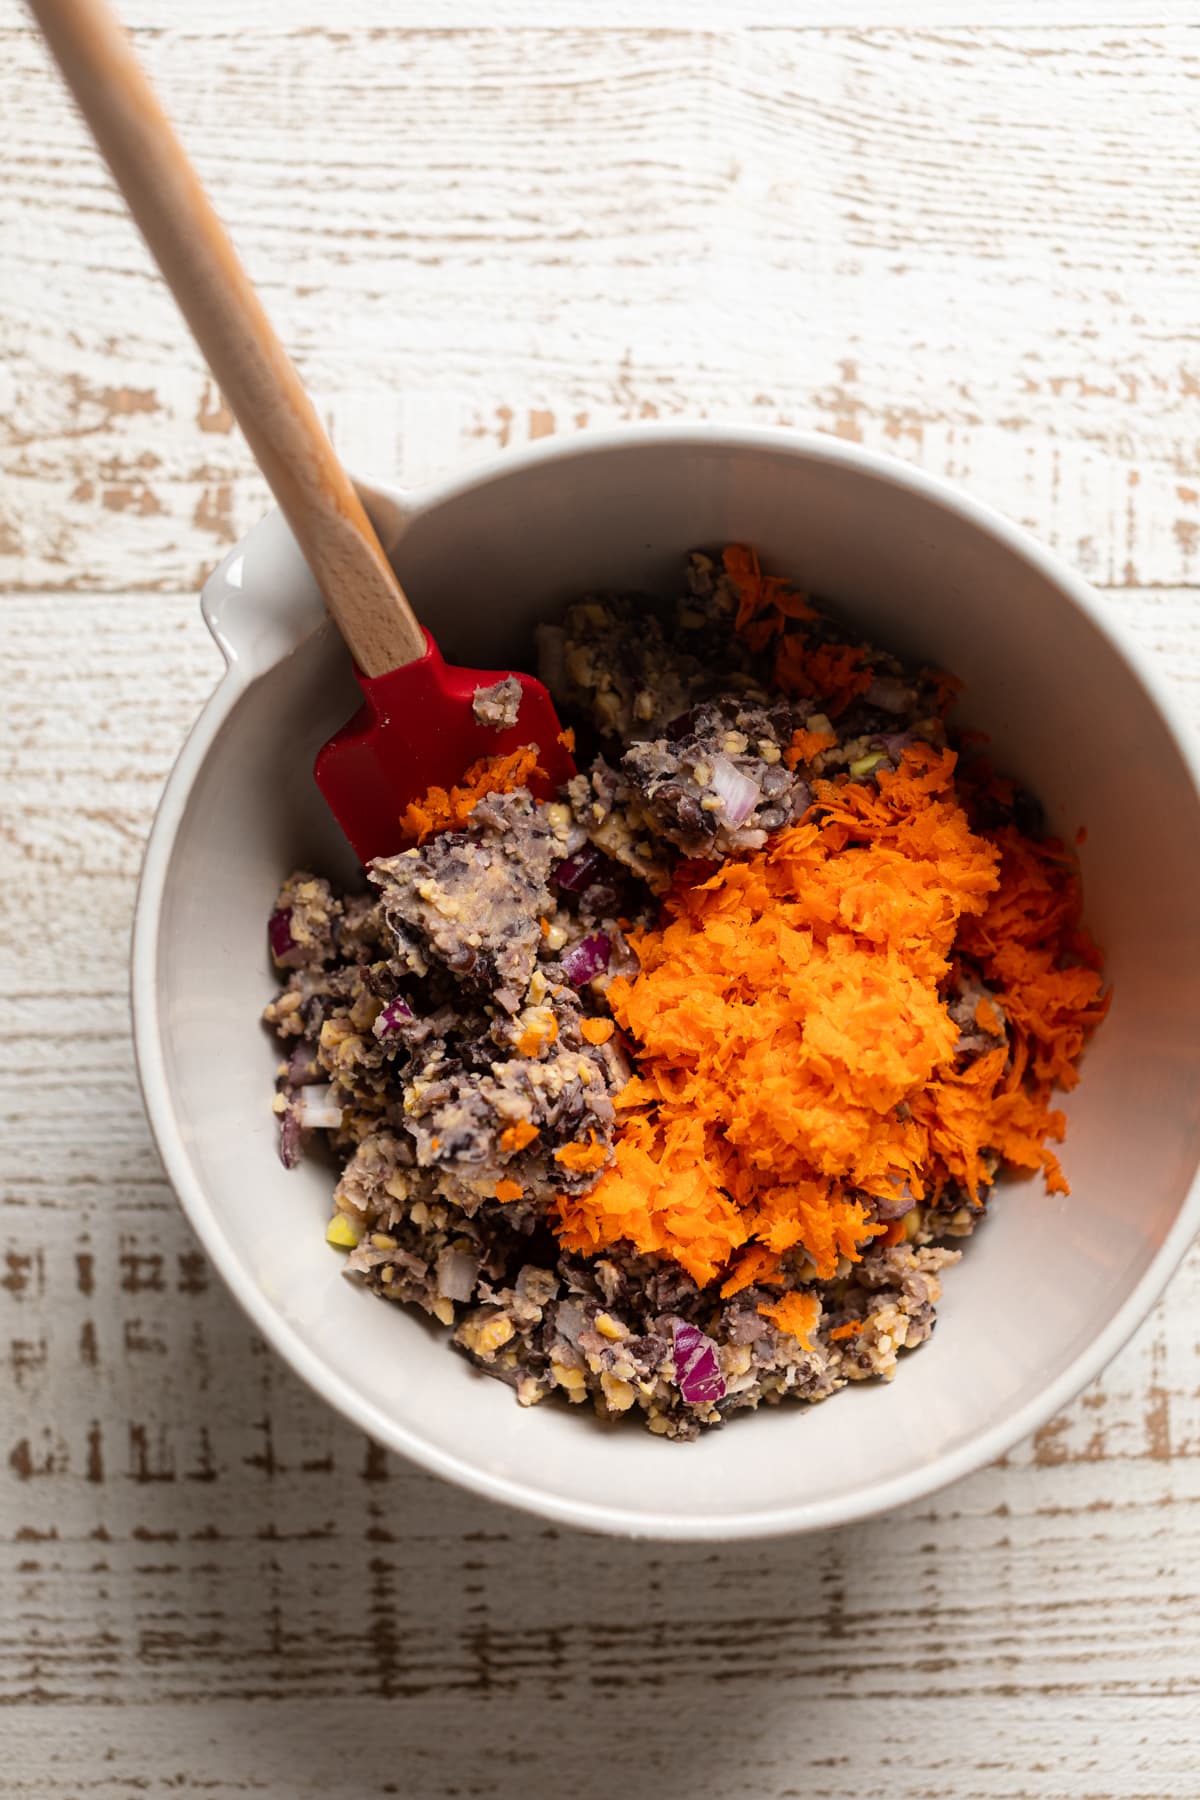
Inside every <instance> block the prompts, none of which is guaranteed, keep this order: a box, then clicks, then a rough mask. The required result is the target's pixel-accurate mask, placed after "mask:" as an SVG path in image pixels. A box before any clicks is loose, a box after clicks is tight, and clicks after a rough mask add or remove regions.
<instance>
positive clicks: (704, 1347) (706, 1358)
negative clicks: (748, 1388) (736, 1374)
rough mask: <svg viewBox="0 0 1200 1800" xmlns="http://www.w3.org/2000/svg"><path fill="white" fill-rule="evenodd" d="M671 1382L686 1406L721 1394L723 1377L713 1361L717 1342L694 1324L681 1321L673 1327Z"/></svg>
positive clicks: (723, 1393) (715, 1357) (703, 1401)
mask: <svg viewBox="0 0 1200 1800" xmlns="http://www.w3.org/2000/svg"><path fill="white" fill-rule="evenodd" d="M673 1338H674V1345H673V1349H674V1359H675V1382H676V1385H677V1387H678V1388H679V1391H680V1393H681V1394H682V1395H683V1397H684V1399H685V1400H686V1401H687V1403H688V1405H689V1406H702V1405H705V1404H711V1403H712V1402H713V1401H714V1400H723V1399H724V1398H725V1377H724V1376H723V1375H722V1373H721V1365H720V1363H719V1362H718V1361H717V1346H716V1345H715V1344H714V1343H713V1341H712V1339H711V1338H710V1337H706V1336H705V1335H704V1333H703V1332H702V1331H701V1330H700V1328H699V1326H697V1325H687V1324H684V1323H683V1322H682V1321H681V1322H680V1323H678V1324H676V1326H675V1327H674V1331H673Z"/></svg>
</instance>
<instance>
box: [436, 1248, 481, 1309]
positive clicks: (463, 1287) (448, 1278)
mask: <svg viewBox="0 0 1200 1800" xmlns="http://www.w3.org/2000/svg"><path fill="white" fill-rule="evenodd" d="M478 1274H479V1258H478V1257H477V1256H471V1255H470V1254H469V1253H468V1252H467V1251H466V1250H443V1251H442V1253H441V1255H440V1256H439V1257H438V1259H437V1291H438V1293H439V1294H441V1295H443V1296H444V1297H445V1298H446V1299H447V1300H469V1299H470V1298H471V1295H472V1294H473V1293H474V1292H475V1278H476V1276H477V1275H478Z"/></svg>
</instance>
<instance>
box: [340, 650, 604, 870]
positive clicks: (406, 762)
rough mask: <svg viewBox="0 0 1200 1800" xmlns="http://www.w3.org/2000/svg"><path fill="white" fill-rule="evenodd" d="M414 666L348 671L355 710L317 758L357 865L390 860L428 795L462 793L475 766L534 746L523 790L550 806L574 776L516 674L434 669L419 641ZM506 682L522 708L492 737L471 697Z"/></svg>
mask: <svg viewBox="0 0 1200 1800" xmlns="http://www.w3.org/2000/svg"><path fill="white" fill-rule="evenodd" d="M426 639H427V643H428V649H427V650H426V653H425V655H424V656H423V657H422V658H421V659H420V661H419V662H414V663H406V664H405V665H404V667H403V668H400V669H393V670H391V672H390V673H389V674H387V675H375V676H367V675H362V674H360V673H359V671H358V670H357V669H356V670H355V675H356V677H357V679H358V685H359V686H360V687H361V689H362V691H363V701H364V703H363V705H362V706H361V707H360V708H359V710H358V712H356V713H355V715H354V717H353V718H352V719H351V720H350V722H349V724H347V725H344V726H343V727H342V729H341V730H340V731H339V732H338V733H337V734H336V735H335V736H334V737H331V738H330V740H329V742H328V743H327V744H326V745H325V747H324V749H323V750H322V751H321V752H320V754H319V755H318V757H317V761H316V767H315V770H314V773H315V774H316V778H317V786H318V787H319V788H320V790H321V792H322V793H323V794H324V796H325V798H326V800H327V801H328V802H329V804H330V806H331V808H332V809H333V812H334V815H335V817H336V818H337V821H338V824H339V825H340V826H341V827H342V830H343V831H344V832H345V833H346V836H347V837H348V838H349V839H350V842H351V843H352V844H353V846H354V848H355V850H356V851H357V853H358V855H359V856H360V857H361V858H362V860H363V862H369V861H370V860H371V858H372V857H374V856H393V855H395V853H396V852H397V851H398V850H403V849H405V848H406V847H407V844H408V842H409V840H408V839H407V838H406V836H405V834H404V831H403V830H402V828H401V824H400V819H401V815H402V814H403V812H404V810H405V808H406V807H407V806H408V805H409V803H410V802H412V801H415V800H420V799H421V798H422V797H423V796H424V795H425V794H426V793H427V792H428V790H429V789H430V788H431V787H443V788H451V787H453V786H454V785H455V783H461V781H462V778H463V776H464V775H465V773H466V771H467V769H468V768H469V767H470V766H471V764H472V763H473V762H477V761H478V760H479V758H480V757H483V756H502V755H504V754H505V753H506V752H508V751H511V750H519V749H522V748H523V747H524V746H525V745H526V744H536V746H537V749H538V763H539V765H540V767H541V768H542V769H544V770H545V772H546V774H545V779H544V780H542V779H541V778H538V779H537V780H536V781H534V782H532V783H531V784H530V785H531V786H532V787H533V788H534V791H535V792H537V793H538V795H539V797H540V798H542V799H548V798H549V797H550V796H551V795H552V794H553V793H554V792H555V791H556V790H557V789H558V788H560V787H561V786H562V784H563V782H564V781H569V780H570V778H571V776H572V775H573V774H574V773H575V765H574V763H573V762H572V760H571V757H570V754H569V752H568V751H567V749H566V747H565V745H564V744H562V743H561V742H560V736H561V733H562V726H561V725H560V723H559V720H558V714H557V713H556V712H555V710H554V703H553V701H552V700H551V698H550V696H549V694H548V693H547V692H546V689H545V688H544V687H543V686H542V684H541V682H540V681H537V680H535V678H534V677H533V676H532V675H523V674H522V673H521V671H520V670H519V669H512V670H506V669H461V668H457V667H455V666H454V665H453V664H451V663H446V662H443V661H442V657H441V653H440V651H439V650H438V648H437V645H436V644H435V643H434V641H433V639H432V638H431V637H429V634H428V633H426ZM509 674H511V675H513V676H514V677H515V679H516V680H517V681H518V682H519V683H520V687H521V704H520V710H519V712H518V715H517V722H516V724H515V725H510V726H507V727H506V728H505V729H504V730H503V731H497V730H496V729H495V728H494V727H493V726H491V725H486V724H480V722H479V721H478V719H476V717H475V714H474V711H473V710H472V702H473V700H474V698H475V690H476V688H480V687H492V686H493V685H494V684H495V683H496V682H497V681H503V680H504V678H505V676H506V675H509Z"/></svg>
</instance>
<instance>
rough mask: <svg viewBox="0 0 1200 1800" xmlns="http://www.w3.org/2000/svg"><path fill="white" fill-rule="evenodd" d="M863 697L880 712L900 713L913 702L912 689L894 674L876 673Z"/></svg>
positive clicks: (906, 709)
mask: <svg viewBox="0 0 1200 1800" xmlns="http://www.w3.org/2000/svg"><path fill="white" fill-rule="evenodd" d="M863 699H864V700H865V701H866V703H867V705H868V706H877V707H878V708H879V710H880V712H890V713H902V712H907V711H908V709H909V707H910V706H911V705H912V703H913V690H912V688H911V687H909V686H908V684H907V682H904V681H901V680H900V679H899V677H898V676H896V675H876V677H875V679H874V681H873V682H872V683H871V685H870V687H869V688H868V689H867V691H866V693H865V694H864V695H863Z"/></svg>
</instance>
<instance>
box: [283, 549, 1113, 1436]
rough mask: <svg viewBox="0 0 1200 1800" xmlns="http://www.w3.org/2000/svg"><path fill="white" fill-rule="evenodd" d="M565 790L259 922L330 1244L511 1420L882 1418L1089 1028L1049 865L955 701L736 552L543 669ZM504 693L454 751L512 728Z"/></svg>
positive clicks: (287, 892) (1044, 1162) (504, 784)
mask: <svg viewBox="0 0 1200 1800" xmlns="http://www.w3.org/2000/svg"><path fill="white" fill-rule="evenodd" d="M540 638H541V644H540V651H541V659H542V674H543V678H544V679H545V680H546V682H547V685H548V686H549V687H550V689H551V691H552V693H553V695H554V697H555V700H556V701H557V703H558V706H559V709H560V713H561V715H562V717H563V718H565V719H570V720H571V721H572V726H571V727H570V728H569V730H568V736H570V737H571V738H572V739H573V738H574V736H575V734H576V733H577V734H578V744H577V745H573V747H574V748H575V749H576V754H577V760H578V762H579V767H580V770H581V772H580V773H579V774H578V775H577V776H576V777H575V779H574V780H573V781H572V782H571V783H570V785H569V787H567V788H566V789H565V790H564V791H563V792H562V793H561V794H560V795H559V796H558V797H557V798H556V799H555V800H553V801H551V802H544V801H539V800H537V799H535V798H534V797H533V795H532V794H531V792H530V789H529V785H528V784H529V782H530V780H531V779H533V777H534V774H535V770H536V753H535V751H534V750H533V749H532V748H530V749H529V750H526V751H518V752H515V753H513V754H510V755H508V756H505V757H491V758H485V759H484V760H483V761H482V762H480V763H477V764H476V765H475V766H474V767H473V768H472V769H470V770H469V771H467V773H466V775H465V776H464V780H463V783H462V785H461V786H460V787H456V788H453V789H451V790H450V791H448V792H447V791H445V790H442V789H432V790H431V791H430V793H429V794H427V795H426V796H425V798H424V800H423V801H422V802H421V804H420V805H417V806H412V807H410V808H409V809H408V812H407V814H406V817H405V820H404V824H405V828H406V834H407V836H408V838H409V839H410V840H411V841H412V844H413V847H412V848H411V849H409V850H406V851H405V852H404V853H403V854H402V855H399V856H393V857H387V858H382V859H379V860H377V861H375V862H373V863H372V864H371V865H370V867H369V868H368V870H367V877H368V880H369V884H370V886H369V891H367V892H362V893H358V892H354V893H343V892H338V891H335V889H334V888H333V887H332V886H331V884H330V883H329V882H328V881H326V880H323V879H322V878H321V877H320V876H318V875H313V874H309V873H305V872H298V873H296V874H293V875H292V876H290V877H289V879H288V880H287V881H286V882H285V883H284V886H283V889H282V891H281V893H280V895H279V898H278V901H277V903H276V906H275V910H274V912H273V913H272V915H271V918H270V922H269V939H270V947H271V954H272V956H273V958H274V962H275V965H276V968H277V969H278V970H279V972H280V974H281V976H282V978H283V981H284V985H283V988H282V990H281V992H280V993H279V995H278V996H277V998H276V999H274V1000H273V1001H272V1002H271V1004H270V1005H269V1006H268V1007H267V1009H266V1015H265V1016H266V1019H267V1022H268V1023H269V1024H270V1025H271V1027H272V1028H273V1029H274V1031H275V1032H276V1033H277V1034H278V1036H279V1037H280V1038H281V1039H282V1040H283V1046H284V1050H285V1053H286V1056H285V1060H284V1061H283V1062H282V1063H281V1064H280V1067H279V1080H278V1093H277V1095H276V1099H275V1108H276V1111H277V1113H278V1115H279V1120H280V1151H281V1155H282V1157H283V1160H284V1162H285V1163H286V1164H288V1165H289V1166H291V1165H294V1164H295V1163H296V1161H297V1160H298V1158H299V1157H300V1156H301V1155H302V1154H303V1153H304V1152H305V1151H306V1150H307V1149H309V1148H312V1147H315V1144H316V1143H317V1142H319V1141H321V1140H323V1141H324V1142H325V1144H327V1145H328V1147H329V1149H330V1150H331V1151H332V1153H333V1155H334V1157H335V1158H336V1161H337V1164H338V1165H339V1167H340V1174H339V1176H338V1178H337V1183H336V1187H335V1188H334V1193H333V1215H332V1218H331V1219H330V1221H329V1224H328V1227H327V1230H326V1237H327V1238H328V1240H329V1242H330V1243H331V1244H333V1245H336V1246H338V1247H339V1248H340V1249H342V1250H344V1251H346V1252H347V1253H348V1254H347V1259H346V1267H347V1270H348V1272H349V1273H350V1274H352V1275H353V1276H354V1277H356V1278H357V1279H358V1280H360V1281H362V1282H363V1283H365V1284H366V1286H368V1287H369V1288H371V1289H372V1290H373V1291H374V1292H375V1293H376V1294H378V1295H380V1296H381V1297H382V1298H384V1299H388V1300H393V1301H398V1302H401V1303H403V1304H408V1305H413V1306H418V1307H420V1308H422V1309H423V1310H424V1311H425V1312H427V1313H429V1314H432V1316H433V1317H434V1318H436V1319H438V1320H440V1321H441V1323H442V1324H443V1325H444V1326H446V1327H447V1328H449V1329H450V1330H451V1331H452V1334H453V1342H454V1343H455V1345H457V1346H458V1348H459V1349H461V1350H462V1351H464V1352H465V1353H466V1354H467V1355H468V1356H469V1357H470V1358H472V1360H473V1361H474V1362H475V1363H476V1364H477V1365H478V1366H479V1367H480V1368H481V1369H483V1370H485V1371H486V1372H487V1373H488V1374H490V1375H495V1376H498V1377H499V1378H500V1379H501V1380H502V1381H505V1382H507V1383H508V1384H509V1385H510V1386H511V1387H512V1388H513V1389H514V1390H515V1393H516V1397H517V1399H518V1400H519V1401H520V1402H521V1404H522V1405H525V1406H532V1405H534V1404H536V1403H537V1402H539V1401H541V1400H543V1399H545V1398H547V1397H548V1396H551V1395H557V1396H558V1397H559V1398H560V1399H565V1400H566V1401H569V1402H572V1403H575V1404H581V1403H583V1402H585V1401H590V1402H591V1404H592V1406H593V1407H594V1409H595V1411H596V1412H598V1413H599V1414H600V1415H601V1416H602V1417H603V1418H606V1419H612V1418H616V1417H618V1416H620V1415H623V1414H624V1415H629V1416H630V1417H632V1418H636V1419H638V1420H640V1421H641V1422H642V1423H643V1424H644V1425H646V1426H647V1427H648V1428H649V1429H650V1430H651V1431H652V1432H654V1433H656V1434H658V1435H660V1436H662V1437H666V1438H675V1439H687V1438H694V1437H695V1436H696V1435H697V1433H698V1432H699V1431H700V1430H701V1429H703V1428H705V1427H708V1426H713V1425H718V1424H720V1423H722V1422H723V1421H724V1420H725V1419H727V1418H728V1417H729V1415H730V1414H731V1413H734V1412H737V1411H740V1410H742V1409H744V1408H753V1407H756V1406H757V1405H758V1404H759V1402H760V1401H770V1402H776V1401H779V1400H783V1399H786V1398H789V1397H790V1398H793V1399H797V1400H808V1401H812V1400H824V1399H827V1398H828V1397H829V1396H830V1395H831V1394H833V1393H835V1392H837V1391H838V1390H839V1389H840V1388H843V1387H845V1386H846V1384H847V1383H848V1382H851V1381H861V1380H864V1379H868V1378H872V1377H883V1378H884V1379H890V1378H891V1376H892V1375H893V1374H894V1373H895V1370H896V1366H897V1360H898V1358H899V1355H900V1352H901V1351H902V1350H911V1349H913V1348H915V1347H916V1346H917V1345H919V1344H921V1343H923V1342H924V1341H925V1340H926V1339H927V1338H928V1337H929V1335H930V1334H931V1332H932V1330H933V1327H934V1323H935V1308H936V1304H937V1301H938V1299H939V1296H940V1292H941V1275H942V1271H943V1270H944V1269H946V1268H947V1267H949V1266H950V1265H951V1264H952V1263H954V1262H956V1261H957V1260H958V1258H959V1255H960V1254H961V1252H960V1251H959V1250H958V1249H957V1248H954V1247H953V1246H955V1245H957V1244H959V1243H960V1242H961V1241H962V1240H963V1239H965V1238H967V1237H969V1236H970V1235H971V1233H972V1232H973V1231H974V1230H975V1228H976V1226H977V1225H979V1223H980V1222H981V1221H982V1220H983V1218H984V1217H985V1214H986V1210H987V1206H988V1201H989V1198H990V1195H991V1193H992V1189H993V1183H994V1182H995V1179H996V1176H997V1174H998V1173H1000V1172H1001V1171H1002V1170H1007V1171H1010V1172H1013V1173H1018V1174H1025V1175H1031V1174H1040V1175H1041V1176H1042V1177H1043V1178H1044V1180H1045V1182H1046V1185H1047V1186H1048V1187H1049V1189H1050V1190H1051V1191H1052V1192H1066V1191H1067V1184H1066V1180H1065V1177H1064V1175H1063V1172H1062V1170H1061V1168H1060V1166H1059V1162H1058V1159H1057V1157H1056V1155H1055V1153H1054V1151H1053V1149H1052V1148H1051V1146H1052V1145H1053V1144H1055V1143H1057V1142H1059V1141H1060V1140H1061V1138H1062V1136H1063V1129H1064V1126H1063V1118H1062V1115H1061V1113H1060V1112H1058V1111H1057V1110H1055V1108H1054V1106H1053V1104H1052V1099H1051V1096H1052V1091H1053V1089H1054V1088H1055V1087H1061V1088H1069V1087H1071V1086H1073V1085H1074V1083H1075V1080H1076V1078H1077V1064H1078V1060H1079V1057H1080V1054H1081V1052H1082V1050H1083V1047H1084V1044H1085V1042H1086V1040H1087V1037H1088V1035H1089V1033H1090V1032H1091V1031H1092V1030H1093V1029H1094V1027H1095V1026H1096V1025H1097V1024H1098V1023H1099V1021H1100V1019H1101V1018H1102V1017H1103V1014H1104V1011H1105V1009H1106V1005H1107V996H1106V994H1105V993H1104V991H1103V986H1102V980H1101V976H1100V973H1099V957H1098V955H1097V952H1096V949H1095V947H1094V945H1093V944H1092V942H1091V940H1090V938H1089V937H1088V936H1087V934H1086V932H1085V931H1084V929H1083V927H1082V925H1081V922H1080V889H1079V879H1078V874H1077V870H1076V866H1075V861H1074V858H1073V856H1072V855H1071V854H1070V852H1069V851H1068V850H1066V849H1065V848H1064V846H1063V845H1062V844H1061V843H1060V842H1058V841H1057V840H1055V839H1053V838H1049V837H1047V836H1046V835H1045V833H1044V829H1043V826H1042V822H1041V814H1040V809H1039V807H1038V804H1037V802H1036V800H1035V799H1034V798H1033V797H1032V796H1031V795H1030V794H1028V793H1026V792H1024V791H1022V790H1021V789H1020V788H1019V787H1017V786H1016V785H1015V784H1014V783H1013V782H1012V781H1009V780H1007V779H1005V778H1004V777H1003V776H1001V775H998V774H996V773H995V772H994V771H993V769H992V768H991V767H990V765H989V763H988V762H987V760H986V757H985V756H984V755H983V754H982V753H981V749H980V745H979V742H978V740H971V739H970V734H967V733H961V734H959V735H958V737H957V738H956V739H955V740H953V741H952V739H951V736H950V734H949V732H948V728H947V724H946V714H947V711H948V709H949V707H950V705H951V703H952V701H953V698H954V694H955V690H956V685H957V684H956V683H955V682H954V681H953V680H952V679H951V678H949V677H948V676H946V675H945V674H942V673H940V672H938V671H935V670H930V669H919V670H913V669H909V668H906V667H905V666H904V665H903V664H902V663H901V662H899V661H898V660H897V659H896V658H895V657H894V656H891V655H888V654H887V653H886V652H885V651H882V650H879V649H876V648H875V647H873V646H872V645H869V644H866V643H862V642H858V641H856V640H855V639H854V638H853V637H847V635H846V633H845V632H844V630H843V629H841V628H839V626H838V625H837V624H836V623H835V622H834V621H833V620H832V619H830V618H828V617H826V616H825V615H824V614H823V613H821V612H820V611H819V610H818V608H817V607H816V606H815V605H814V603H813V602H812V600H811V599H810V598H809V597H808V596H807V595H805V594H802V593H800V592H798V591H797V590H796V589H795V588H793V587H792V586H790V585H789V584H788V583H787V582H786V581H783V580H781V579H779V578H776V577H773V576H765V575H763V573H762V572H761V570H760V568H759V564H758V560H757V558H756V557H755V555H754V554H753V552H751V551H749V550H747V549H745V548H743V547H740V546H731V547H730V548H728V549H726V550H725V552H724V553H723V555H721V556H718V557H713V556H709V555H705V554H702V553H699V552H697V553H695V554H693V555H692V556H691V557H690V558H689V559H688V564H687V570H686V582H685V585H684V591H683V593H682V594H681V596H680V597H679V598H678V600H676V601H675V602H674V603H673V604H670V605H664V604H663V602H661V601H659V600H655V599H652V598H650V597H648V596H646V595H643V594H631V595H619V596H613V595H607V594H606V595H597V596H594V597H592V598H589V599H586V600H584V601H581V602H579V603H578V604H576V605H573V606H571V607H570V608H569V609H568V610H567V613H566V616H565V618H564V620H563V621H562V623H561V624H558V625H550V626H545V627H543V628H542V630H541V633H540ZM511 687H515V684H510V683H506V682H499V683H497V684H496V686H495V687H494V688H491V689H481V690H480V691H479V692H478V693H477V695H476V699H475V707H476V713H477V716H478V717H479V718H480V720H481V721H483V722H485V723H492V724H494V725H495V727H496V729H497V730H503V729H505V728H506V727H508V726H510V725H511V724H512V722H513V718H512V714H513V707H514V705H515V703H516V700H517V699H518V698H519V695H518V694H515V693H513V692H512V691H510V688H511Z"/></svg>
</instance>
